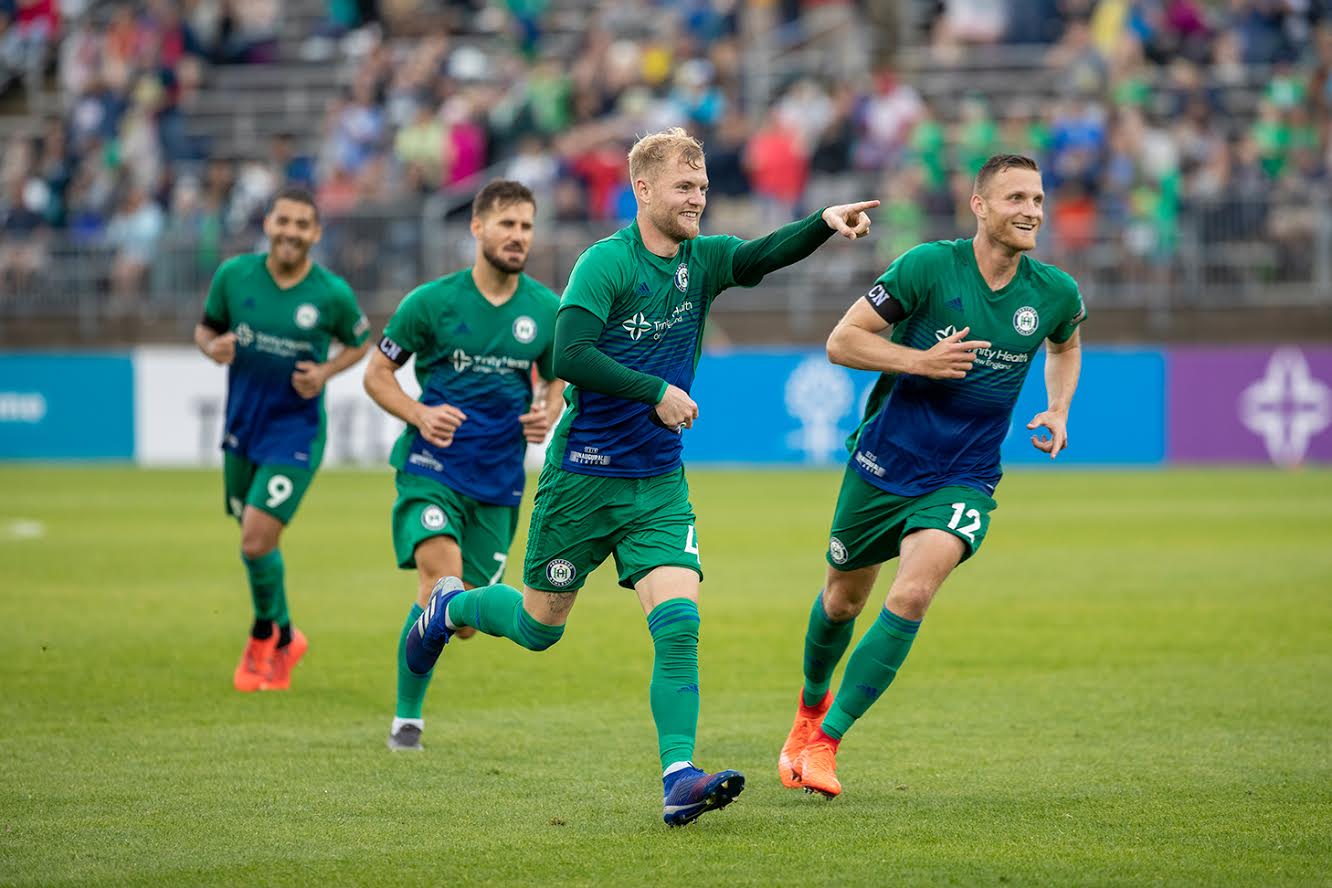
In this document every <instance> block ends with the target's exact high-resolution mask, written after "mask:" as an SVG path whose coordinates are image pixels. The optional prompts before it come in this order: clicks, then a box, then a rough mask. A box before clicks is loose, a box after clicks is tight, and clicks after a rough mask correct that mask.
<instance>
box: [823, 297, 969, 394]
mask: <svg viewBox="0 0 1332 888" xmlns="http://www.w3.org/2000/svg"><path fill="white" fill-rule="evenodd" d="M882 289H883V288H882V287H881V286H878V285H876V286H875V288H874V289H873V290H871V291H870V292H869V294H867V295H866V297H865V298H864V299H859V300H857V301H856V302H855V303H854V304H853V305H852V306H851V307H850V308H849V309H847V311H846V314H844V315H842V319H841V320H840V321H838V322H837V326H836V327H834V328H833V331H832V333H831V335H829V336H828V360H830V361H832V362H833V363H834V364H841V365H842V366H844V367H850V368H852V369H853V370H878V371H879V372H881V373H909V374H912V375H914V376H924V377H928V378H930V379H962V378H963V377H965V376H966V375H967V373H968V372H969V371H970V370H971V366H972V364H973V363H974V362H975V360H976V349H981V348H989V347H990V343H989V342H987V341H985V340H983V339H967V338H966V335H967V333H969V332H970V331H971V328H970V327H963V328H962V329H961V330H958V331H957V332H956V333H954V334H953V335H951V336H948V337H946V338H944V339H942V340H940V341H939V342H938V343H936V344H935V345H934V346H933V347H932V348H930V349H929V350H928V351H921V350H920V349H915V348H908V347H907V346H905V345H899V344H897V343H895V342H891V341H889V340H888V339H886V338H885V337H884V334H885V333H886V332H888V331H890V330H891V328H892V324H891V323H889V322H888V321H887V320H885V318H884V317H883V315H882V314H880V313H879V309H877V308H876V307H875V305H874V302H873V300H874V299H875V298H876V297H877V296H880V295H883V294H882ZM888 298H891V297H888Z"/></svg>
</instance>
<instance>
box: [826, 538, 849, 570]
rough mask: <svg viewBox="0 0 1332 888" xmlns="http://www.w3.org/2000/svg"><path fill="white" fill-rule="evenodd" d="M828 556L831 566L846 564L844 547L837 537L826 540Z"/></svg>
mask: <svg viewBox="0 0 1332 888" xmlns="http://www.w3.org/2000/svg"><path fill="white" fill-rule="evenodd" d="M828 555H829V556H830V557H831V558H832V560H833V564H846V546H844V545H843V544H842V541H841V540H839V539H838V538H837V537H833V538H832V539H830V540H828Z"/></svg>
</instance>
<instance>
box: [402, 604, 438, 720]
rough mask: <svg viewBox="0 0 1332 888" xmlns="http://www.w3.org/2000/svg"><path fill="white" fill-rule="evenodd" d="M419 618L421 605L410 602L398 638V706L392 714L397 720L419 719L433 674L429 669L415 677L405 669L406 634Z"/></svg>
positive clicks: (414, 674) (410, 671)
mask: <svg viewBox="0 0 1332 888" xmlns="http://www.w3.org/2000/svg"><path fill="white" fill-rule="evenodd" d="M419 616H421V605H419V604H417V603H416V602H415V601H413V602H412V609H411V610H410V611H408V613H407V622H406V623H404V624H403V626H402V635H401V636H399V638H398V706H397V708H396V709H394V710H393V714H394V715H396V716H397V717H398V718H420V717H421V707H422V706H423V705H425V695H426V688H428V687H430V677H431V676H432V675H434V674H435V670H433V669H431V670H430V671H429V672H427V673H426V674H425V675H417V674H416V673H415V672H413V671H412V670H410V669H408V668H407V656H406V654H405V653H404V652H405V651H406V649H407V633H408V632H410V631H411V628H412V625H413V624H414V623H416V619H417V618H418V617H419Z"/></svg>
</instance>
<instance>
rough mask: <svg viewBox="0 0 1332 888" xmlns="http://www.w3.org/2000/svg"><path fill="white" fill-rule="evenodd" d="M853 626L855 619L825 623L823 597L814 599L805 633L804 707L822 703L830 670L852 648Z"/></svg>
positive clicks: (817, 596) (826, 614)
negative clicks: (849, 646) (848, 647)
mask: <svg viewBox="0 0 1332 888" xmlns="http://www.w3.org/2000/svg"><path fill="white" fill-rule="evenodd" d="M855 626H856V620H855V618H854V617H852V618H851V619H849V620H844V621H842V622H840V623H839V622H834V621H832V620H830V619H828V613H827V611H825V610H824V609H823V593H822V592H820V593H819V594H818V595H816V596H814V607H812V608H810V611H809V628H808V629H806V630H805V689H804V691H803V692H802V693H801V702H802V703H804V704H805V705H806V706H810V707H813V706H818V705H819V704H820V703H822V702H823V698H824V696H825V695H826V694H827V693H828V685H829V684H830V683H831V682H832V674H833V670H834V669H836V668H837V664H838V662H840V661H841V659H842V654H844V653H846V648H847V646H848V645H849V644H851V635H852V633H853V632H854V630H855Z"/></svg>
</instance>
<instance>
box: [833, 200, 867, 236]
mask: <svg viewBox="0 0 1332 888" xmlns="http://www.w3.org/2000/svg"><path fill="white" fill-rule="evenodd" d="M878 205H879V202H878V201H877V200H862V201H861V202H860V203H850V204H839V205H838V206H835V207H828V209H826V210H824V211H823V221H824V222H826V223H827V225H828V227H829V228H831V229H832V230H833V231H835V232H837V233H838V234H840V235H841V236H842V237H844V238H846V239H847V240H855V239H856V238H858V237H864V236H865V235H867V234H869V230H870V217H869V213H867V212H866V210H872V209H874V208H875V207H877V206H878Z"/></svg>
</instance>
